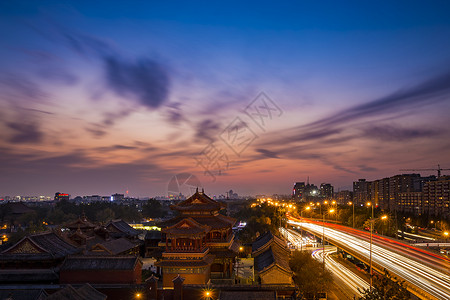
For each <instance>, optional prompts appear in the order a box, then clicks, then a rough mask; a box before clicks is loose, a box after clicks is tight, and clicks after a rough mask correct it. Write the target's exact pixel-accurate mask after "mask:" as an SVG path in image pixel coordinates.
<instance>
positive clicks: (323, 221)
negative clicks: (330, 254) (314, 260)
mask: <svg viewBox="0 0 450 300" xmlns="http://www.w3.org/2000/svg"><path fill="white" fill-rule="evenodd" d="M332 213H334V209H330V210H329V211H328V214H332ZM326 214H327V213H326V212H325V211H324V212H323V214H322V229H323V232H322V258H323V271H324V272H325V215H326Z"/></svg>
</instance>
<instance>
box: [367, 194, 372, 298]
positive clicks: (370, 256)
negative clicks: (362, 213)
mask: <svg viewBox="0 0 450 300" xmlns="http://www.w3.org/2000/svg"><path fill="white" fill-rule="evenodd" d="M367 206H369V207H371V208H372V217H371V218H370V249H369V252H370V255H369V260H370V291H372V234H373V205H372V203H370V202H367Z"/></svg>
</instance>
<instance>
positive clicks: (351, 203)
mask: <svg viewBox="0 0 450 300" xmlns="http://www.w3.org/2000/svg"><path fill="white" fill-rule="evenodd" d="M348 205H351V206H353V226H352V227H353V228H355V202H352V201H350V202H349V203H348Z"/></svg>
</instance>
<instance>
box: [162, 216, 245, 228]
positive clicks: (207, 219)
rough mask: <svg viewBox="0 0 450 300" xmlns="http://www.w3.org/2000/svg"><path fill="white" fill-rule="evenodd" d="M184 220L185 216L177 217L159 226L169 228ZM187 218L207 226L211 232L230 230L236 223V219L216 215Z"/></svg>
mask: <svg viewBox="0 0 450 300" xmlns="http://www.w3.org/2000/svg"><path fill="white" fill-rule="evenodd" d="M184 218H186V216H182V215H181V216H178V217H175V218H173V219H170V220H168V221H166V222H164V223H162V224H160V225H161V226H163V227H164V226H171V225H173V224H176V223H178V222H180V221H181V220H183V219H184ZM189 218H191V219H193V220H195V221H196V222H197V223H200V224H203V225H207V226H209V227H211V229H212V230H218V229H224V228H231V227H233V225H234V224H235V223H236V219H234V218H231V217H227V216H224V215H221V214H217V215H215V216H212V215H191V216H189Z"/></svg>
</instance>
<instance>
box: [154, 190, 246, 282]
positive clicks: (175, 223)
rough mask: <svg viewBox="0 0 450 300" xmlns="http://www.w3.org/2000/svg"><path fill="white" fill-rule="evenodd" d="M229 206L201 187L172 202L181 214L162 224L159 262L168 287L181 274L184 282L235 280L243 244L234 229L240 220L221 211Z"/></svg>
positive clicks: (173, 206)
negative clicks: (181, 199) (210, 195)
mask: <svg viewBox="0 0 450 300" xmlns="http://www.w3.org/2000/svg"><path fill="white" fill-rule="evenodd" d="M225 207H226V206H225V205H224V204H223V203H220V202H217V201H215V200H213V199H211V198H209V197H208V196H207V195H206V194H205V193H204V191H203V190H202V191H201V192H199V191H198V189H197V191H196V192H195V194H193V195H192V196H191V197H189V198H188V199H186V200H184V201H182V202H180V203H178V204H176V205H172V206H171V209H172V210H175V211H177V212H179V215H178V216H177V217H175V218H173V219H171V220H169V221H167V222H165V223H163V224H162V227H163V229H162V230H161V232H162V240H161V243H160V246H162V247H164V249H165V251H164V252H163V254H162V259H161V260H160V261H159V262H157V265H158V266H159V267H161V268H162V271H163V286H164V287H172V286H173V282H172V280H173V279H174V278H175V277H177V276H178V275H180V276H181V277H183V278H185V281H184V284H205V283H207V282H208V281H209V280H210V279H212V280H217V281H221V280H222V281H226V280H231V277H232V273H233V263H234V259H235V257H236V255H237V252H238V249H239V246H238V245H237V243H236V242H235V240H234V234H233V232H232V227H233V225H234V224H235V223H236V220H235V219H233V218H230V217H228V216H225V215H222V214H220V213H219V211H221V210H222V209H224V208H225Z"/></svg>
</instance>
